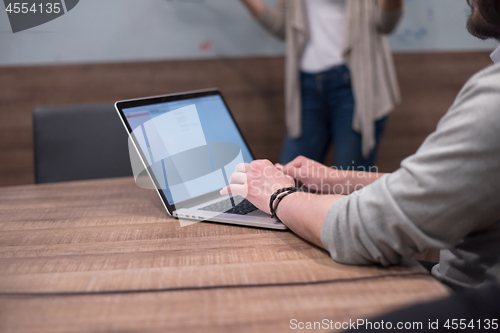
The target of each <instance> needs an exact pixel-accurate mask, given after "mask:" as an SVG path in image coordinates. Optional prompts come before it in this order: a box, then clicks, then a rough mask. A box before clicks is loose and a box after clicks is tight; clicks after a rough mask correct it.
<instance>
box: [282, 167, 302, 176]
mask: <svg viewBox="0 0 500 333" xmlns="http://www.w3.org/2000/svg"><path fill="white" fill-rule="evenodd" d="M299 170H300V167H294V166H289V165H288V164H287V165H285V166H284V167H283V170H282V171H283V173H284V174H285V175H288V176H292V177H293V178H295V179H298V177H299Z"/></svg>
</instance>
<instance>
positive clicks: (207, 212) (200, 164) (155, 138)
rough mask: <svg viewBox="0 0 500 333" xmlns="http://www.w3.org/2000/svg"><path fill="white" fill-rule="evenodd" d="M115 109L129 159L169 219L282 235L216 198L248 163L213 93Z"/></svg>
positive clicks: (254, 214) (252, 213) (264, 219)
mask: <svg viewBox="0 0 500 333" xmlns="http://www.w3.org/2000/svg"><path fill="white" fill-rule="evenodd" d="M115 107H116V110H117V112H118V114H119V116H120V119H121V120H122V122H123V125H124V126H125V129H126V130H127V132H128V133H129V148H130V152H131V158H132V154H136V156H138V159H139V161H140V162H139V164H141V165H140V167H141V168H142V169H143V171H145V172H144V174H146V173H147V176H148V177H149V178H150V179H151V181H150V183H151V182H152V184H153V185H154V186H153V188H154V189H155V190H156V191H157V193H158V195H159V196H160V199H161V201H162V202H163V205H164V206H165V209H166V210H167V212H168V214H169V215H171V216H174V217H177V218H179V219H182V220H184V219H187V220H192V221H209V222H218V223H226V224H237V225H243V226H251V227H261V228H269V229H280V230H285V229H287V227H286V226H285V225H284V224H283V223H281V222H278V221H276V220H275V219H273V218H271V217H270V215H269V214H266V213H264V212H263V211H261V210H259V209H257V208H256V207H255V206H253V205H252V204H251V203H250V202H249V201H247V200H246V199H244V198H242V197H238V196H232V195H228V196H221V195H220V190H221V189H222V188H223V187H224V186H226V185H227V184H228V180H229V179H230V177H231V174H232V173H233V172H234V171H235V167H236V165H237V164H238V163H243V162H245V163H250V162H251V161H253V160H254V157H253V155H252V153H251V151H250V148H249V147H248V145H247V143H246V141H245V139H244V138H243V135H242V134H241V132H240V130H239V128H238V126H237V124H236V122H235V121H234V119H233V116H232V114H231V112H230V110H229V108H228V106H227V104H226V102H225V100H224V98H223V97H222V94H221V93H220V91H219V90H217V89H209V90H201V91H191V92H184V93H179V94H172V95H165V96H155V97H147V98H140V99H133V100H126V101H119V102H116V104H115ZM132 167H133V169H134V175H135V176H136V175H137V174H138V173H139V172H138V171H136V170H135V169H137V166H136V167H135V168H134V163H133V162H132ZM148 182H149V180H148Z"/></svg>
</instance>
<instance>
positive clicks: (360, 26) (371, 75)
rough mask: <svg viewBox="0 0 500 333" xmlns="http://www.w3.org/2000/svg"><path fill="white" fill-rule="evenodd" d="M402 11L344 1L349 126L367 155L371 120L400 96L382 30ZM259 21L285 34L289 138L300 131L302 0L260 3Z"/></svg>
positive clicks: (370, 1)
mask: <svg viewBox="0 0 500 333" xmlns="http://www.w3.org/2000/svg"><path fill="white" fill-rule="evenodd" d="M401 14H402V11H401V10H398V11H394V12H389V13H387V12H384V11H382V10H381V9H380V8H379V6H378V1H377V0H346V29H345V38H344V50H343V57H344V62H345V64H346V65H347V66H348V67H349V69H350V70H351V78H352V86H353V92H354V97H355V101H356V104H355V113H354V119H353V124H352V125H353V128H354V130H356V131H357V132H359V133H361V135H362V138H363V141H362V142H363V143H362V151H363V155H364V156H368V155H369V153H370V152H371V150H372V149H373V147H374V146H375V121H376V120H378V119H381V118H383V117H384V116H386V115H387V114H389V113H390V112H391V111H392V109H393V108H394V106H395V105H396V104H397V103H399V101H400V99H401V97H400V92H399V86H398V82H397V78H396V71H395V69H394V62H393V60H392V55H391V52H390V49H389V45H388V42H387V39H386V37H385V36H384V35H385V34H388V33H390V32H392V31H393V30H394V29H395V27H396V25H397V23H398V22H399V19H400V18H401ZM259 21H260V23H261V24H262V25H263V26H264V27H265V28H267V29H268V30H269V31H271V32H272V33H273V34H275V35H276V36H278V37H279V38H281V39H286V41H287V47H286V68H285V106H286V126H287V129H288V133H289V135H290V136H291V137H292V138H298V137H300V136H301V131H302V124H301V122H302V121H301V119H302V117H301V97H300V82H299V73H300V61H301V58H302V53H303V51H304V49H305V46H306V44H307V41H308V36H309V31H308V30H309V25H308V23H307V15H306V6H305V0H278V1H277V3H276V6H275V7H274V8H270V7H266V9H265V10H264V12H263V13H262V14H261V15H260V17H259Z"/></svg>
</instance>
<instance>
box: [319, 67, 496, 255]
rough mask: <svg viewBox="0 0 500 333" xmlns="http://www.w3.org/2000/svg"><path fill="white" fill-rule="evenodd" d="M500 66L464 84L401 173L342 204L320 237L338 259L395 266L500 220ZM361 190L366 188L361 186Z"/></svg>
mask: <svg viewBox="0 0 500 333" xmlns="http://www.w3.org/2000/svg"><path fill="white" fill-rule="evenodd" d="M499 115H500V65H495V66H492V67H490V68H488V69H486V70H484V71H483V72H481V73H479V74H477V75H476V76H474V77H473V78H471V79H470V80H469V82H468V83H467V84H466V85H465V86H464V88H463V89H462V91H461V92H460V94H459V96H458V97H457V99H456V101H455V103H454V104H453V105H452V107H451V108H450V110H449V111H448V112H447V113H446V115H445V116H444V117H443V118H442V119H441V120H440V122H439V124H438V127H437V129H436V131H435V132H434V133H432V134H431V135H430V136H429V137H428V138H427V139H426V140H425V142H424V143H423V144H422V146H421V147H420V148H419V149H418V151H417V152H416V154H414V155H413V156H410V157H409V158H407V159H405V160H404V161H403V162H402V163H401V167H400V169H399V170H397V171H396V172H394V173H392V174H390V175H386V176H384V177H382V178H380V179H379V180H377V181H376V182H374V183H373V184H371V185H369V186H367V187H365V188H364V192H355V193H354V194H351V195H349V196H347V197H345V198H343V199H341V200H339V201H337V202H336V203H334V204H333V205H332V206H331V208H330V210H329V211H328V213H327V215H326V217H325V219H324V222H323V227H322V230H321V241H322V243H323V245H324V246H325V248H326V249H327V250H328V251H329V252H330V254H331V256H332V258H333V259H334V260H336V261H339V262H342V263H347V264H370V263H380V264H382V265H391V264H396V263H398V262H399V261H400V260H401V259H402V258H403V257H409V256H411V255H412V254H413V253H414V252H421V251H423V250H425V249H427V248H449V247H452V246H454V245H455V244H457V243H458V242H460V241H461V240H462V239H463V238H464V237H466V236H467V235H468V234H470V233H473V232H475V231H478V230H481V229H484V228H488V227H490V226H491V225H493V224H495V223H496V222H498V221H500V209H498V207H499V205H500V201H499V199H498V189H500V172H499V170H500V158H499V156H500V116H499ZM360 191H363V190H360Z"/></svg>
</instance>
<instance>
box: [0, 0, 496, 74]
mask: <svg viewBox="0 0 500 333" xmlns="http://www.w3.org/2000/svg"><path fill="white" fill-rule="evenodd" d="M307 1H311V0H307ZM347 1H354V0H347ZM356 1H357V0H356ZM265 2H266V3H267V4H269V5H272V4H273V3H274V0H265ZM405 5H406V10H405V16H404V19H403V20H402V22H401V24H400V26H399V27H398V29H397V31H396V32H395V33H394V34H393V36H392V37H391V38H390V44H391V47H392V49H393V50H394V51H396V52H422V51H430V52H432V51H466V50H492V49H493V48H494V47H495V45H496V44H495V42H492V41H490V42H483V41H480V40H477V39H475V38H474V37H472V36H470V35H468V33H467V31H466V29H465V22H466V19H467V13H468V7H467V5H466V3H465V0H406V1H405ZM283 53H284V44H283V43H282V42H281V41H279V40H278V39H276V38H275V37H274V36H272V35H271V34H269V33H268V32H267V31H266V30H264V29H263V28H262V27H261V26H260V25H259V24H258V23H257V22H256V21H255V20H254V19H253V18H252V17H251V15H250V14H249V12H248V11H247V10H246V9H245V8H244V7H243V5H242V4H241V3H240V1H239V0H80V2H79V3H78V5H77V6H76V7H75V8H74V9H72V10H71V11H69V12H67V13H66V14H64V15H63V16H61V17H59V18H57V19H55V20H53V21H50V22H48V23H45V24H43V25H41V26H38V27H35V28H32V29H29V30H25V31H22V32H18V33H15V34H13V33H12V31H11V28H10V25H9V21H8V17H7V13H6V12H5V11H3V10H1V11H0V66H15V65H37V64H61V63H95V62H125V61H149V60H174V59H200V58H220V57H255V56H277V55H283Z"/></svg>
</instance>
